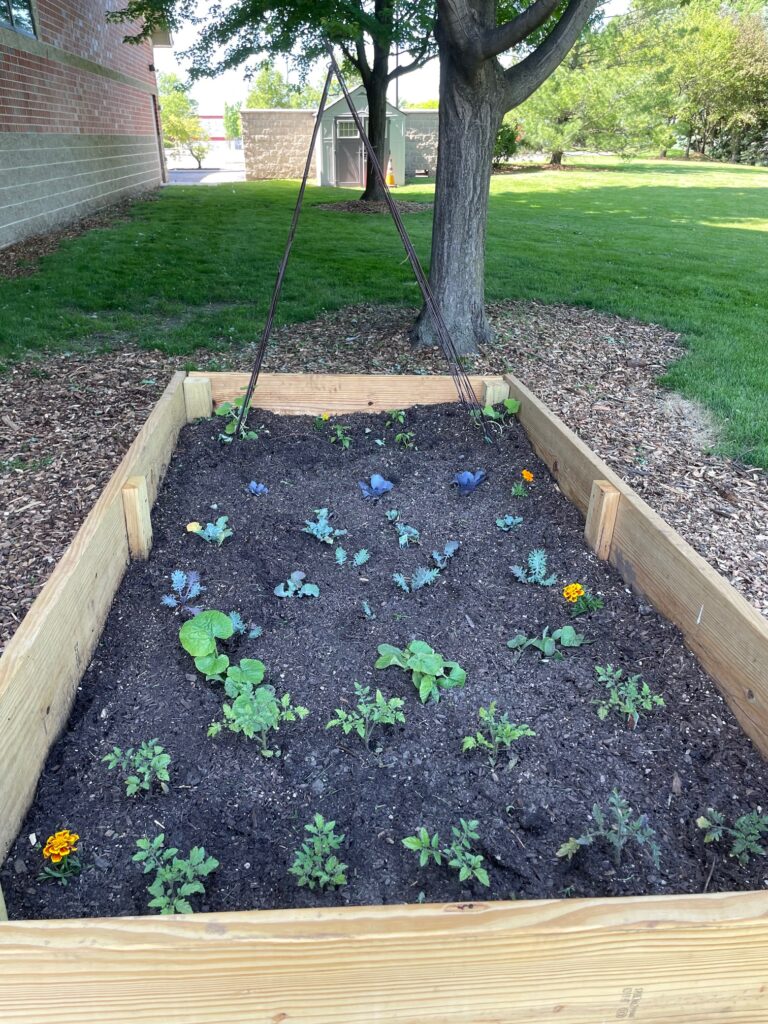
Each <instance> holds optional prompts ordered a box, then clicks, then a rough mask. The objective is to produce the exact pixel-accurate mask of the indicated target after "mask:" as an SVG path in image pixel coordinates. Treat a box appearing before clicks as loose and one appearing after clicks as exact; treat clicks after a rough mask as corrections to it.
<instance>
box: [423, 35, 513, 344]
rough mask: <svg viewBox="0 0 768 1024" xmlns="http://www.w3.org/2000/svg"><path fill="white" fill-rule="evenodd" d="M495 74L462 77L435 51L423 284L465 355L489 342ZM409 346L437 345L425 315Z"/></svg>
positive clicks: (497, 118) (497, 114)
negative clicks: (430, 209)
mask: <svg viewBox="0 0 768 1024" xmlns="http://www.w3.org/2000/svg"><path fill="white" fill-rule="evenodd" d="M500 73H501V71H500V68H499V66H498V65H497V63H496V62H495V61H486V62H485V63H484V64H483V65H481V66H480V68H479V69H477V70H475V71H474V72H473V73H472V74H471V75H467V74H466V73H465V72H462V71H461V69H460V68H459V67H458V65H457V62H456V61H454V60H453V58H452V54H451V52H450V50H449V49H448V47H446V46H444V47H441V64H440V108H439V109H440V122H439V137H438V151H437V178H436V181H435V220H434V225H433V228H432V257H431V265H430V274H429V283H430V285H431V287H432V291H433V293H434V296H435V300H436V302H437V305H438V307H439V308H440V310H441V312H442V314H443V317H444V319H445V322H446V324H447V326H448V331H449V333H450V335H451V338H452V340H453V344H454V347H455V348H456V351H457V352H459V353H460V354H464V355H466V354H471V353H474V352H477V350H478V345H483V344H485V343H487V342H489V341H490V340H491V338H492V331H491V328H490V326H489V324H488V321H487V319H486V316H485V236H486V219H487V216H488V191H489V188H490V182H491V169H492V161H493V146H494V142H495V140H496V135H497V133H498V131H499V127H500V126H501V121H502V117H503V115H504V111H503V109H502V105H503V104H502V100H501V97H502V96H503V89H502V88H500V86H499V82H498V79H497V76H498V75H499V74H500ZM411 338H412V341H413V342H414V344H415V345H416V346H417V347H421V348H423V347H427V346H432V345H435V344H437V337H436V334H435V328H434V324H433V323H432V317H431V316H430V314H429V313H428V312H427V310H426V309H422V311H421V313H420V315H419V318H418V320H417V321H416V324H415V326H414V328H413V331H412V334H411Z"/></svg>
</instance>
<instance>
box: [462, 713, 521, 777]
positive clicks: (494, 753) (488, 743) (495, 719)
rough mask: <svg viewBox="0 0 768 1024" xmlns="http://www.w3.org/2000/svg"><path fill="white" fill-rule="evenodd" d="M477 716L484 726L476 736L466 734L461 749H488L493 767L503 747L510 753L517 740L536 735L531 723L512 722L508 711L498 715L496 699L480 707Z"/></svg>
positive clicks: (465, 750)
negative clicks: (484, 706)
mask: <svg viewBox="0 0 768 1024" xmlns="http://www.w3.org/2000/svg"><path fill="white" fill-rule="evenodd" d="M477 716H478V718H479V719H480V723H481V725H482V726H484V728H483V729H479V730H478V731H477V732H476V733H475V735H474V736H465V737H464V739H463V741H462V744H461V749H462V750H463V751H464V752H465V753H467V752H468V751H471V750H486V751H487V752H488V763H489V764H490V766H491V768H495V767H496V765H497V763H498V760H499V753H500V752H501V750H502V748H503V749H504V750H506V751H507V753H509V752H510V750H511V748H512V744H513V743H516V742H517V740H519V739H522V738H523V737H524V736H535V735H536V733H535V732H534V731H533V730H532V729H531V727H530V726H529V725H514V724H513V723H512V722H510V720H509V717H508V716H507V713H506V712H504V714H502V715H501V716H497V714H496V701H495V700H492V701H491V703H490V704H489V705H488V707H487V708H479V710H478V712H477ZM516 760H517V759H516V758H515V761H516ZM511 763H515V762H511Z"/></svg>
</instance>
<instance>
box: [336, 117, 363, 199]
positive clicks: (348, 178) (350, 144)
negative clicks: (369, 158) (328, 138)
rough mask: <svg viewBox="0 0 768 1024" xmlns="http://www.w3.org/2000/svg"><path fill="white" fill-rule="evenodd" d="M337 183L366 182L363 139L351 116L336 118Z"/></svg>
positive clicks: (353, 183) (360, 184) (355, 183)
mask: <svg viewBox="0 0 768 1024" xmlns="http://www.w3.org/2000/svg"><path fill="white" fill-rule="evenodd" d="M336 184H337V185H358V186H362V185H364V184H365V161H364V160H363V140H362V139H361V138H360V134H359V133H358V130H357V127H356V125H355V122H354V121H353V120H352V118H351V117H349V118H338V119H337V120H336Z"/></svg>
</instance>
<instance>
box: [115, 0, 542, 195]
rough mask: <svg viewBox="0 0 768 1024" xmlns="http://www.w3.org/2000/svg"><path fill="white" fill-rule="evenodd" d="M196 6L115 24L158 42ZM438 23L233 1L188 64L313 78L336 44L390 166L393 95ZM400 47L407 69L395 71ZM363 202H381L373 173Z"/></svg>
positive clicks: (428, 18)
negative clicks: (270, 65) (250, 67)
mask: <svg viewBox="0 0 768 1024" xmlns="http://www.w3.org/2000/svg"><path fill="white" fill-rule="evenodd" d="M545 2H549V0H545ZM196 7H197V3H196V0H128V2H127V4H126V6H125V7H124V8H122V9H121V10H120V11H115V12H112V13H110V14H108V18H109V19H110V20H112V21H120V22H131V21H138V22H139V23H140V24H142V25H143V28H142V30H141V32H140V33H138V34H137V35H136V36H133V37H129V38H133V39H134V40H139V39H142V38H146V37H147V36H151V34H152V30H153V28H159V27H161V26H162V27H167V28H171V29H178V28H179V27H180V26H181V25H182V24H184V23H185V22H188V21H197V22H199V21H200V19H197V18H196ZM433 19H434V0H284V2H281V3H277V2H275V0H230V2H229V3H228V4H227V5H226V6H225V5H223V4H218V3H216V4H214V5H213V6H212V7H211V9H210V10H209V12H208V14H207V16H206V18H205V21H204V24H203V28H202V30H201V33H200V36H199V39H198V41H197V43H196V44H195V46H193V47H192V48H191V49H190V50H189V51H188V53H187V54H185V55H184V57H185V58H186V59H188V60H189V61H190V62H191V64H190V75H191V77H192V78H193V79H195V78H199V77H201V76H211V75H216V74H219V73H220V72H222V71H226V70H228V69H230V68H234V67H239V66H241V65H243V64H247V63H248V62H249V61H255V62H256V63H263V62H264V60H265V58H267V59H269V58H271V57H275V56H278V55H282V56H286V57H288V58H289V59H291V60H292V61H293V62H294V63H295V64H296V66H297V68H298V69H299V71H300V73H302V74H304V75H305V76H306V75H307V73H308V71H309V69H310V68H311V67H312V65H313V64H314V62H315V61H317V60H318V59H322V58H324V57H325V39H326V37H327V38H329V39H330V40H331V41H332V42H333V43H334V44H335V45H337V46H338V47H339V48H340V49H341V52H342V54H343V57H344V63H345V66H346V67H347V68H351V69H353V70H354V71H355V72H356V73H357V74H358V75H359V76H360V80H361V81H362V84H363V86H364V87H365V92H366V97H367V101H368V134H369V136H370V139H371V143H372V145H373V148H374V150H375V152H376V154H377V156H378V158H379V161H380V162H383V160H384V155H385V151H386V130H387V89H388V87H389V85H390V83H391V82H392V81H394V80H395V78H398V77H400V76H402V75H405V74H407V73H408V72H409V71H413V70H414V69H415V68H417V67H421V66H422V65H423V64H424V63H425V62H426V61H427V60H428V59H429V58H430V57H431V56H433V55H434V53H435V43H434V38H433V35H432V25H433ZM395 46H397V47H398V48H399V50H400V53H401V55H402V56H403V58H404V63H401V64H400V65H399V66H398V67H390V55H391V53H392V51H393V49H394V47H395ZM289 105H290V104H289ZM362 198H363V199H365V200H375V199H381V198H382V190H381V188H380V186H379V183H378V181H377V179H376V176H375V175H374V174H373V172H372V169H371V167H370V166H369V168H368V176H367V184H366V187H365V191H364V193H363V196H362Z"/></svg>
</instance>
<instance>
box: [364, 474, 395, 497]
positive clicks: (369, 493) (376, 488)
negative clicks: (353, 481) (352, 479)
mask: <svg viewBox="0 0 768 1024" xmlns="http://www.w3.org/2000/svg"><path fill="white" fill-rule="evenodd" d="M394 486H395V485H394V484H393V483H390V481H389V480H385V479H384V477H383V476H382V475H381V474H380V473H374V474H373V475H372V476H371V479H370V482H369V483H366V482H365V480H360V481H359V482H358V487H359V488H360V490H361V491H362V493H363V497H364V498H369V499H373V500H374V501H375V500H376V499H377V498H382V497H383V496H384V495H385V494H387V492H388V491H391V490H392V488H393V487H394Z"/></svg>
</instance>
